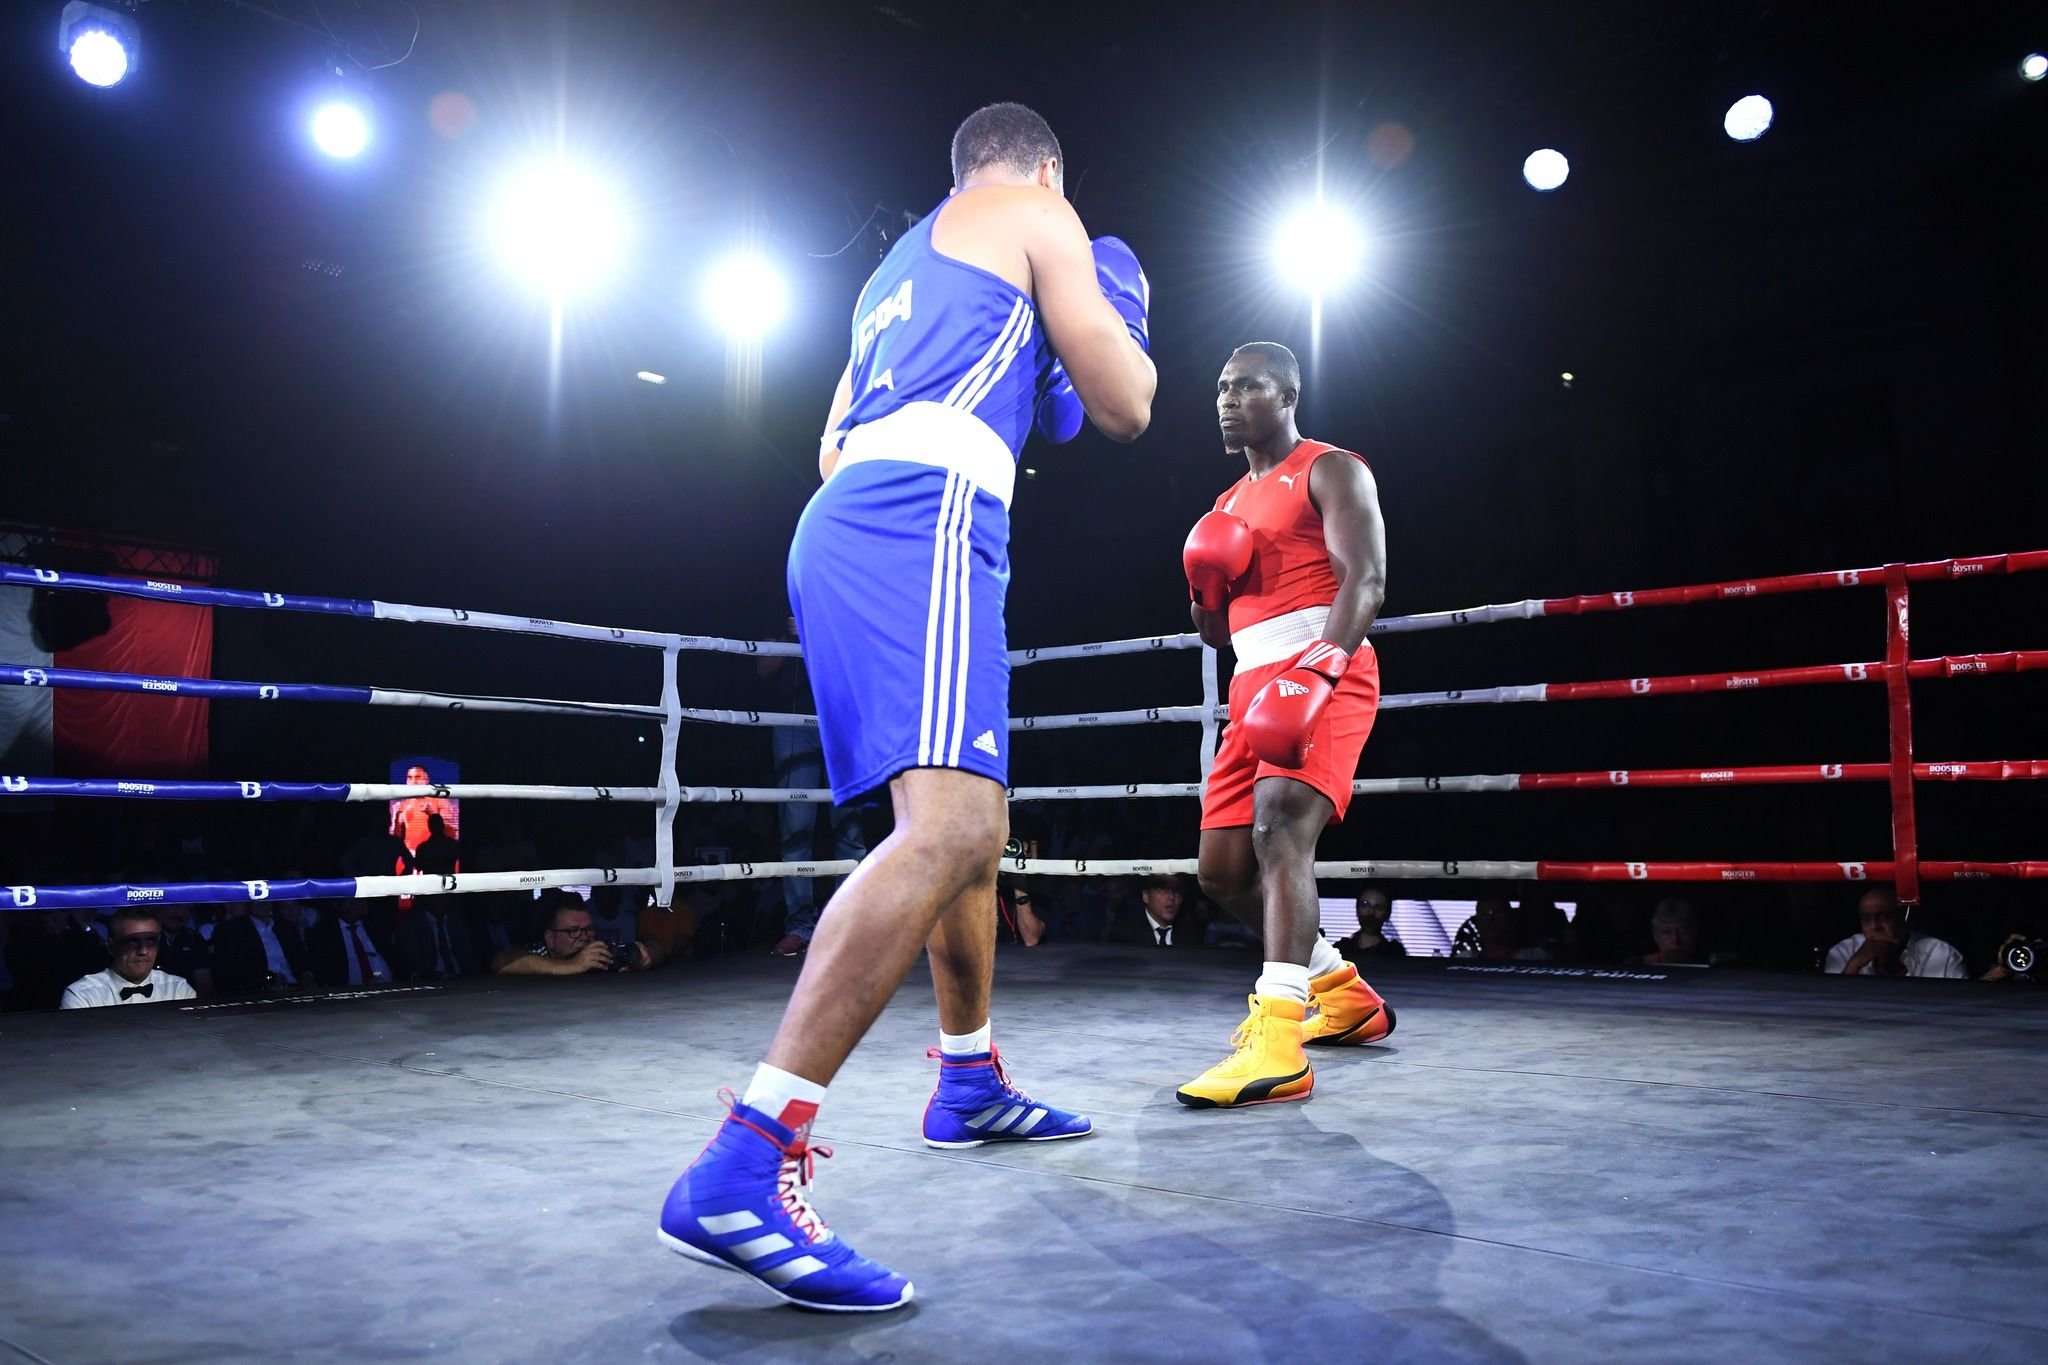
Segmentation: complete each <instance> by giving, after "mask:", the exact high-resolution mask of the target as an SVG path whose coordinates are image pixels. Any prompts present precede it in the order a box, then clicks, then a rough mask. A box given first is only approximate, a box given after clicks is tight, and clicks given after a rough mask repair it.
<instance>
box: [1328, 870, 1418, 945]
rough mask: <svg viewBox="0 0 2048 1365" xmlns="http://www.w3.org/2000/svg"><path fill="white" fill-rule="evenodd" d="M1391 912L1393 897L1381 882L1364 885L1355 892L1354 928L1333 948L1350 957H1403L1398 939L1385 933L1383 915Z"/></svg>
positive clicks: (1385, 915) (1384, 916) (1385, 923)
mask: <svg viewBox="0 0 2048 1365" xmlns="http://www.w3.org/2000/svg"><path fill="white" fill-rule="evenodd" d="M1393 913H1394V898H1393V897H1392V896H1389V895H1388V894H1387V889H1386V888H1385V887H1383V886H1368V887H1365V888H1364V889H1362V890H1361V891H1359V893H1358V932H1357V933H1355V934H1353V935H1352V936H1351V937H1350V938H1347V939H1341V940H1339V941H1338V943H1337V951H1338V952H1340V953H1342V954H1344V956H1345V957H1347V958H1349V959H1350V960H1351V961H1353V962H1356V961H1358V960H1359V959H1360V958H1366V957H1406V956H1408V950H1407V948H1405V947H1403V946H1402V944H1401V940H1400V939H1397V938H1388V937H1387V936H1386V928H1387V917H1388V916H1389V915H1391V914H1393Z"/></svg>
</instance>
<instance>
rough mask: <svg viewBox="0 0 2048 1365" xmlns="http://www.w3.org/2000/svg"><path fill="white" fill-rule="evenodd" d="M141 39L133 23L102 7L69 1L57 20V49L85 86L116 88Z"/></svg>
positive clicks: (130, 68)
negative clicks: (114, 86) (113, 86)
mask: <svg viewBox="0 0 2048 1365" xmlns="http://www.w3.org/2000/svg"><path fill="white" fill-rule="evenodd" d="M141 48H142V43H141V38H140V36H139V35H138V34H137V32H136V29H135V24H134V21H132V20H131V19H129V17H128V16H127V15H125V14H122V13H120V12H118V11H116V10H111V9H108V8H107V7H106V6H104V5H90V4H87V3H85V0H70V3H69V4H67V5H65V6H64V12H63V14H62V15H60V16H59V17H58V20H57V50H58V51H59V52H62V53H63V54H64V55H65V56H66V57H67V58H68V59H69V60H70V62H71V69H72V70H73V71H75V72H77V73H78V79H80V80H82V81H84V82H85V83H86V84H87V85H97V86H99V87H100V88H102V89H105V88H106V87H108V86H112V85H119V84H120V83H121V80H122V78H123V77H125V76H126V75H127V74H128V73H129V71H131V70H132V69H134V66H135V55H136V53H138V52H139V51H141Z"/></svg>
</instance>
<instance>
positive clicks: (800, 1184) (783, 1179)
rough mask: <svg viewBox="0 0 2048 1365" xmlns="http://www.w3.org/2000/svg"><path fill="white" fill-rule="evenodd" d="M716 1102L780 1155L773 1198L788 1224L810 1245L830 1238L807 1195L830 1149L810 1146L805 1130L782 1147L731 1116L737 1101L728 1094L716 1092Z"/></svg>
mask: <svg viewBox="0 0 2048 1365" xmlns="http://www.w3.org/2000/svg"><path fill="white" fill-rule="evenodd" d="M718 1098H720V1099H721V1100H724V1101H725V1107H726V1111H727V1117H729V1118H730V1119H731V1120H732V1121H733V1122H734V1123H737V1124H739V1125H740V1126H741V1127H743V1128H746V1129H749V1130H750V1131H752V1132H755V1133H759V1134H760V1135H761V1136H762V1137H764V1138H766V1139H768V1141H770V1142H772V1143H774V1144H775V1147H776V1148H777V1150H779V1151H780V1152H781V1153H782V1167H781V1170H780V1171H778V1172H777V1174H776V1177H775V1197H776V1199H777V1200H778V1201H779V1202H780V1203H781V1205H782V1211H783V1212H784V1213H786V1214H788V1215H789V1220H790V1221H791V1222H792V1223H795V1224H796V1225H797V1227H798V1228H799V1229H801V1230H802V1232H803V1234H804V1236H805V1237H807V1238H809V1239H810V1240H811V1241H812V1242H822V1241H824V1240H825V1239H826V1238H827V1237H829V1236H831V1235H832V1230H831V1229H830V1228H828V1227H826V1226H825V1220H824V1219H823V1218H822V1217H820V1216H819V1214H818V1211H817V1210H816V1209H814V1208H812V1207H811V1199H810V1193H811V1182H812V1180H814V1179H815V1178H816V1177H817V1169H818V1162H819V1161H820V1160H822V1159H824V1158H826V1157H829V1156H831V1155H832V1149H831V1148H830V1147H824V1146H820V1145H818V1144H816V1143H813V1142H812V1141H811V1134H810V1130H809V1129H808V1128H806V1129H803V1130H801V1131H799V1132H798V1133H797V1135H796V1137H795V1139H794V1140H793V1141H791V1142H790V1143H788V1144H787V1145H784V1144H783V1143H782V1142H781V1141H780V1140H778V1139H777V1138H776V1136H775V1135H774V1134H773V1133H771V1132H768V1131H767V1130H766V1129H764V1128H762V1127H761V1126H760V1125H759V1124H754V1123H748V1122H747V1121H746V1120H745V1119H743V1118H741V1117H740V1116H739V1115H738V1114H736V1113H733V1112H732V1109H733V1106H734V1105H735V1104H737V1103H738V1102H739V1097H738V1096H737V1095H735V1094H733V1092H732V1091H731V1090H729V1089H727V1090H720V1091H719V1092H718Z"/></svg>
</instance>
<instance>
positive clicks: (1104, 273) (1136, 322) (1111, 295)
mask: <svg viewBox="0 0 2048 1365" xmlns="http://www.w3.org/2000/svg"><path fill="white" fill-rule="evenodd" d="M1088 245H1089V247H1090V248H1091V249H1092V250H1093V251H1094V252H1095V282H1096V283H1097V284H1098V285H1100V286H1101V287H1102V296H1103V297H1104V298H1106V299H1108V300H1109V306H1110V307H1112V308H1114V309H1116V311H1117V316H1118V317H1120V318H1122V319H1123V320H1124V326H1125V327H1126V328H1128V329H1129V330H1130V333H1131V340H1133V341H1135V342H1137V343H1138V346H1139V348H1140V349H1141V350H1143V351H1145V352H1146V353H1147V354H1150V353H1151V350H1152V338H1151V336H1150V334H1149V326H1150V324H1149V321H1148V318H1149V315H1150V313H1151V311H1152V284H1151V282H1150V281H1149V280H1147V279H1146V278H1145V269H1144V267H1143V266H1141V265H1139V264H1138V257H1137V253H1135V252H1133V251H1132V250H1131V248H1130V247H1129V246H1128V245H1127V244H1126V243H1125V242H1124V239H1123V238H1121V237H1097V238H1096V239H1095V240H1094V241H1092V242H1090V243H1089V244H1088Z"/></svg>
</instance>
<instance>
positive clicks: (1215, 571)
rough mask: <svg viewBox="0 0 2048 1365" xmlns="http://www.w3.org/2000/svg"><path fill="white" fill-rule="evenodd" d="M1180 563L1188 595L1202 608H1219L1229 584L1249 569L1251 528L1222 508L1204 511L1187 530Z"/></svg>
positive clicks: (1226, 601) (1224, 602) (1227, 594)
mask: <svg viewBox="0 0 2048 1365" xmlns="http://www.w3.org/2000/svg"><path fill="white" fill-rule="evenodd" d="M1180 562H1181V567H1182V568H1184V569H1186V570H1187V574H1188V596H1189V597H1191V598H1192V599H1193V600H1194V601H1195V602H1197V603H1199V604H1200V605H1201V608H1202V610H1203V611H1222V610H1223V608H1224V607H1225V606H1227V605H1228V604H1229V602H1230V588H1231V585H1232V584H1234V583H1236V582H1237V580H1238V579H1240V578H1243V577H1244V576H1245V574H1246V573H1248V572H1250V570H1251V567H1252V529H1251V527H1249V526H1247V525H1245V524H1244V522H1243V521H1242V520H1241V519H1240V518H1237V517H1234V516H1232V515H1230V513H1228V512H1225V511H1222V510H1221V509H1216V510H1212V511H1208V512H1204V513H1203V514H1202V519H1201V520H1200V521H1198V522H1196V523H1195V529H1194V530H1192V531H1190V532H1188V543H1187V544H1186V545H1185V546H1183V547H1182V548H1181V552H1180Z"/></svg>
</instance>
